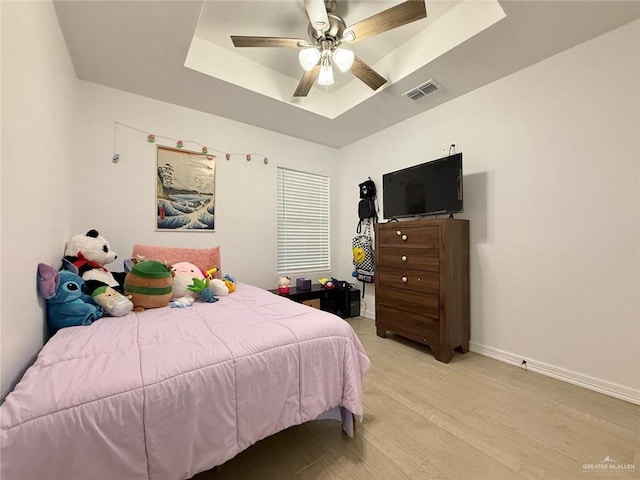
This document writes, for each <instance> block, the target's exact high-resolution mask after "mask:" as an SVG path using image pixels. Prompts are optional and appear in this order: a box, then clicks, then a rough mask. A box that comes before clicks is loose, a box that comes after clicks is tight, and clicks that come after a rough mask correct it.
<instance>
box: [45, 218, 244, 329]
mask: <svg viewBox="0 0 640 480" xmlns="http://www.w3.org/2000/svg"><path fill="white" fill-rule="evenodd" d="M134 250H135V249H134ZM117 258H118V255H117V254H116V252H114V251H113V250H111V246H110V245H109V242H108V241H107V240H106V239H105V238H104V237H102V236H101V235H100V234H99V232H98V231H97V230H94V229H92V230H89V231H88V232H87V233H85V234H79V235H74V236H73V237H71V239H70V240H69V241H68V242H67V244H66V246H65V251H64V258H63V260H62V267H61V269H60V271H57V270H55V269H54V268H53V267H50V266H48V265H45V264H39V265H38V288H39V291H40V294H41V296H42V297H43V298H44V299H45V300H46V304H47V322H48V325H49V327H50V330H51V331H52V333H54V332H55V331H57V330H58V329H60V328H63V327H70V326H76V325H89V324H91V323H92V322H94V321H96V320H97V319H99V318H101V317H102V316H103V315H110V316H113V317H122V316H125V315H127V314H128V313H129V312H130V311H131V310H134V311H136V312H140V311H143V310H145V309H148V308H160V307H164V306H167V305H169V304H170V302H171V306H172V307H178V308H184V307H188V306H191V305H192V304H193V303H194V302H195V301H196V299H199V300H200V301H202V302H216V301H217V300H218V298H217V297H219V296H224V295H229V293H233V292H234V291H235V289H236V281H235V279H234V278H233V277H231V276H229V275H225V276H224V277H223V278H214V277H215V275H216V274H217V275H220V274H219V272H218V268H217V267H213V268H210V269H209V270H206V271H204V270H203V269H200V268H199V267H198V266H196V265H194V264H192V263H188V262H177V263H175V264H173V265H168V264H166V263H162V262H159V261H154V260H146V259H144V258H136V259H135V260H133V259H132V262H129V261H125V268H127V270H129V271H128V273H125V272H111V271H109V270H108V269H107V267H106V265H108V264H110V263H111V262H113V261H114V260H116V259H117ZM129 264H131V265H132V266H131V267H130V269H129V268H128V265H129ZM123 292H124V294H123Z"/></svg>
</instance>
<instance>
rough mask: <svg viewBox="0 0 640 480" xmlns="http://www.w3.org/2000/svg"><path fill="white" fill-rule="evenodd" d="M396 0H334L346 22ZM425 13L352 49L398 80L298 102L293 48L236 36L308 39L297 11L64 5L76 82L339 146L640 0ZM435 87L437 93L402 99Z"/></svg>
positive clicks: (346, 82) (580, 35)
mask: <svg viewBox="0 0 640 480" xmlns="http://www.w3.org/2000/svg"><path fill="white" fill-rule="evenodd" d="M401 1H402V0H398V1H392V2H389V1H349V2H346V1H344V0H342V1H341V0H337V2H338V6H337V9H336V10H337V13H338V14H339V15H341V16H342V17H343V18H344V19H345V21H346V23H347V25H350V24H353V23H355V22H357V21H359V20H362V19H364V18H366V17H368V16H370V15H373V14H375V13H378V12H380V11H382V10H385V9H386V8H389V7H391V6H393V5H397V4H398V3H400V2H401ZM426 6H427V13H428V17H427V19H424V20H419V21H417V22H414V23H412V24H409V25H405V26H403V27H399V28H397V29H395V30H392V31H389V32H386V33H383V34H380V35H377V36H375V37H373V38H369V39H365V40H363V41H362V42H358V43H356V44H354V45H353V47H352V49H353V50H354V51H355V52H356V55H358V56H359V57H360V58H362V59H363V60H364V61H365V62H366V63H368V64H369V65H370V66H372V67H373V68H374V69H375V70H376V71H378V72H379V73H380V74H382V75H383V76H384V77H385V78H387V79H388V80H389V81H388V83H387V84H386V85H385V86H383V87H382V88H381V89H379V90H378V91H377V92H375V93H374V92H372V91H371V90H370V89H369V88H368V87H367V86H366V85H365V84H363V83H362V82H360V81H359V80H357V79H355V77H353V76H352V75H351V74H348V73H347V74H340V73H336V84H334V85H332V86H331V87H329V89H326V90H325V89H321V88H320V87H318V88H313V89H312V90H311V92H310V93H309V95H308V96H307V97H305V98H302V99H293V98H292V96H291V95H292V93H293V91H294V90H295V87H296V85H297V83H298V81H299V77H300V75H301V73H302V72H301V69H300V67H299V66H298V65H297V50H295V49H288V48H237V49H236V48H234V47H233V44H232V43H231V41H230V38H229V36H230V35H232V34H233V35H256V36H282V37H294V38H304V39H306V38H307V36H306V28H307V18H306V14H305V11H304V7H303V3H302V0H298V1H267V0H262V1H251V2H249V1H238V0H236V1H226V2H223V1H211V0H207V1H206V2H203V1H193V2H192V1H185V0H179V1H96V0H88V1H77V0H74V1H60V0H56V1H55V7H56V12H57V15H58V19H59V22H60V26H61V28H62V31H63V34H64V37H65V41H66V42H67V46H68V48H69V52H70V55H71V58H72V61H73V64H74V67H75V70H76V73H77V75H78V77H79V78H81V79H84V80H88V81H91V82H95V83H99V84H103V85H106V86H109V87H113V88H118V89H120V90H124V91H128V92H132V93H136V94H139V95H144V96H146V97H150V98H155V99H158V100H161V101H165V102H170V103H174V104H178V105H183V106H185V107H188V108H193V109H196V110H200V111H203V112H207V113H211V114H214V115H219V116H222V117H226V118H229V119H233V120H236V121H239V122H243V123H247V124H251V125H255V126H258V127H262V128H267V129H270V130H274V131H278V132H281V133H284V134H287V135H291V136H294V137H299V138H302V139H306V140H310V141H313V142H317V143H321V144H325V145H330V146H334V147H342V146H345V145H348V144H349V143H352V142H354V141H357V140H359V139H361V138H363V137H366V136H368V135H371V134H372V133H375V132H377V131H379V130H382V129H384V128H387V127H389V126H391V125H393V124H395V123H397V122H400V121H402V120H404V119H406V118H409V117H411V116H413V115H416V114H418V113H421V112H423V111H425V110H427V109H429V108H433V107H434V106H436V105H439V104H441V103H443V102H446V101H448V100H451V99H453V98H455V97H457V96H459V95H462V94H464V93H466V92H469V91H471V90H474V89H476V88H479V87H481V86H483V85H486V84H488V83H490V82H492V81H495V80H497V79H498V78H501V77H503V76H505V75H508V74H510V73H512V72H515V71H517V70H519V69H521V68H524V67H526V66H528V65H531V64H533V63H536V62H538V61H540V60H542V59H544V58H546V57H549V56H551V55H553V54H555V53H558V52H560V51H562V50H565V49H567V48H570V47H572V46H574V45H577V44H579V43H582V42H584V41H586V40H588V39H590V38H593V37H595V36H597V35H600V34H602V33H605V32H607V31H609V30H611V29H613V28H616V27H618V26H621V25H623V24H625V23H628V22H630V21H632V20H635V19H637V18H639V17H640V2H637V1H608V0H607V1H596V2H589V1H541V0H533V1H520V0H513V1H499V2H498V1H496V0H472V1H462V2H461V1H460V0H456V1H453V0H451V1H435V2H432V1H429V0H427V1H426ZM430 79H433V80H435V81H436V82H437V83H438V84H439V85H440V86H441V90H439V91H437V92H435V93H433V94H431V95H429V96H427V97H425V98H423V99H421V100H418V101H416V102H411V101H410V100H408V99H407V98H405V97H403V96H402V94H403V93H405V92H406V91H408V90H410V89H411V88H413V87H415V86H417V85H419V84H421V83H423V82H425V81H427V80H430Z"/></svg>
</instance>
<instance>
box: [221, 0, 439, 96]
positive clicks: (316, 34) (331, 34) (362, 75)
mask: <svg viewBox="0 0 640 480" xmlns="http://www.w3.org/2000/svg"><path fill="white" fill-rule="evenodd" d="M335 6H336V2H335V0H304V7H305V10H306V12H307V16H308V17H309V26H308V29H307V32H308V35H309V40H304V39H301V38H283V37H250V36H237V35H232V36H231V40H232V41H233V45H234V46H236V47H285V48H297V49H300V52H299V55H298V60H299V62H300V65H301V66H302V68H303V69H304V70H305V73H304V74H303V75H302V78H301V79H300V83H298V88H297V89H296V91H295V93H294V94H293V96H294V97H306V96H307V94H308V93H309V91H310V90H311V87H312V86H313V82H315V81H316V80H318V84H319V85H331V84H333V68H332V65H335V66H336V67H338V69H339V70H340V71H342V72H347V71H349V70H350V71H351V73H352V74H353V75H355V76H356V77H357V78H359V79H360V80H362V81H363V82H364V83H365V84H366V85H368V86H369V87H370V88H371V89H372V90H377V89H378V88H380V87H381V86H382V85H384V84H385V83H387V80H386V79H385V78H384V77H382V76H381V75H380V74H378V73H377V72H376V71H375V70H373V69H372V68H371V67H370V66H369V65H367V64H366V63H364V62H363V61H362V60H360V59H359V58H358V57H357V56H356V55H355V54H354V53H353V51H352V50H349V49H346V48H344V46H343V45H345V44H350V43H355V42H358V41H360V40H363V39H365V38H368V37H372V36H374V35H377V34H379V33H382V32H386V31H387V30H391V29H393V28H397V27H401V26H403V25H406V24H408V23H411V22H415V21H416V20H420V19H422V18H425V17H426V16H427V9H426V7H425V3H424V0H408V1H405V2H403V3H401V4H399V5H396V6H395V7H391V8H389V9H387V10H383V11H382V12H379V13H377V14H375V15H373V16H371V17H369V18H366V19H364V20H361V21H359V22H357V23H354V24H353V25H350V26H349V27H347V25H346V23H345V21H344V20H343V19H342V17H340V16H338V15H337V14H335V13H334V10H335Z"/></svg>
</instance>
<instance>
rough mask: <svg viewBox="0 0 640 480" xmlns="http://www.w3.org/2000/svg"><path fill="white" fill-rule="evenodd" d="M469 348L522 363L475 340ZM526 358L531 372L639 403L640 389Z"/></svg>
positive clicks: (519, 364)
mask: <svg viewBox="0 0 640 480" xmlns="http://www.w3.org/2000/svg"><path fill="white" fill-rule="evenodd" d="M469 350H471V351H472V352H475V353H478V354H480V355H484V356H485V357H490V358H494V359H496V360H499V361H501V362H504V363H509V364H511V365H516V366H518V367H520V366H521V364H522V358H523V357H522V356H521V355H515V354H513V353H510V352H505V351H503V350H498V349H497V348H492V347H487V346H485V345H480V344H478V343H475V342H469ZM526 360H527V370H531V371H532V372H536V373H540V374H542V375H546V376H547V377H552V378H556V379H558V380H562V381H564V382H568V383H572V384H573V385H578V386H579V387H584V388H587V389H589V390H593V391H596V392H599V393H604V394H605V395H609V396H611V397H615V398H619V399H620V400H624V401H626V402H630V403H634V404H636V405H640V390H634V389H632V388H628V387H624V386H622V385H618V384H616V383H612V382H607V381H606V380H600V379H598V378H594V377H589V376H587V375H582V374H580V373H576V372H572V371H570V370H565V369H564V368H559V367H554V366H553V365H549V364H547V363H543V362H537V361H535V360H530V359H528V358H527V359H526Z"/></svg>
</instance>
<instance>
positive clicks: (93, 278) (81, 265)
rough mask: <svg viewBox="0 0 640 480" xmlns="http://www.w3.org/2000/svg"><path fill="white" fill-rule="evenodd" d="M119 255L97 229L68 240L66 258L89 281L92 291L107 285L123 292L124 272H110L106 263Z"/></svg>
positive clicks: (88, 284)
mask: <svg viewBox="0 0 640 480" xmlns="http://www.w3.org/2000/svg"><path fill="white" fill-rule="evenodd" d="M116 258H118V255H117V254H116V252H114V251H113V250H111V247H110V246H109V242H107V240H106V239H105V238H104V237H101V236H100V234H99V233H98V231H97V230H89V231H88V232H87V233H85V234H84V235H83V234H80V235H74V236H73V237H71V240H69V241H68V242H67V245H66V247H65V251H64V259H65V260H66V261H68V262H70V263H72V264H73V265H74V266H75V268H76V269H77V270H78V275H80V276H81V277H82V279H83V280H84V281H85V282H86V283H87V286H88V287H89V290H90V292H89V293H91V292H92V291H93V290H95V289H96V288H97V287H99V286H101V285H106V286H109V287H112V288H113V289H115V290H116V291H118V292H120V293H122V286H123V284H124V277H125V273H124V272H110V271H109V270H107V268H106V267H105V265H107V264H109V263H111V262H113V261H114V260H115V259H116Z"/></svg>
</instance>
